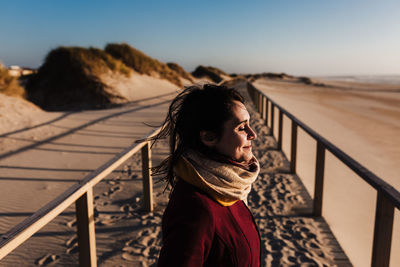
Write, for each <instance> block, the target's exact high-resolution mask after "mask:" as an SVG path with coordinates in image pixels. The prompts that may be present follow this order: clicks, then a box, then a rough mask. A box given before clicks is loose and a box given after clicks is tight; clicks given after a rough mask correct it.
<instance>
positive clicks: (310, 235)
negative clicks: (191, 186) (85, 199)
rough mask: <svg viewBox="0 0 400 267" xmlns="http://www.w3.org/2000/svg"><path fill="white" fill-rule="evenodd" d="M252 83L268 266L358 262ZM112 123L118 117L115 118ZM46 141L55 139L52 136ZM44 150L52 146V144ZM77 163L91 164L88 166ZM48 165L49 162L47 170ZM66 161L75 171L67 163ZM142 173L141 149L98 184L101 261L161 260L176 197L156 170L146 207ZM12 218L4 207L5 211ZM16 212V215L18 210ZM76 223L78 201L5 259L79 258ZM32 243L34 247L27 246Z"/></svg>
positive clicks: (71, 262)
mask: <svg viewBox="0 0 400 267" xmlns="http://www.w3.org/2000/svg"><path fill="white" fill-rule="evenodd" d="M246 85H247V84H246V82H245V81H239V82H236V83H234V84H232V86H234V87H236V88H237V89H238V90H239V91H241V93H242V94H243V95H245V96H246V97H247V98H248V100H247V108H248V110H249V113H250V114H251V117H252V121H251V123H252V126H253V127H254V129H255V131H256V133H257V135H258V139H257V140H256V141H255V143H254V146H253V147H254V154H255V155H256V156H257V158H258V159H259V161H260V163H261V167H262V169H261V172H260V176H259V178H258V180H257V181H256V183H255V184H254V186H253V190H252V192H251V194H250V196H249V206H250V208H251V210H252V211H253V214H254V217H255V219H256V222H257V224H258V226H259V229H260V233H261V237H262V249H263V266H352V265H351V263H350V262H349V260H348V258H347V256H346V255H345V253H344V252H343V250H342V249H341V247H340V245H339V244H338V242H337V241H336V239H335V237H334V235H333V234H332V232H331V230H330V228H329V226H328V225H327V223H326V222H325V221H324V219H323V218H322V217H312V216H311V215H310V214H311V213H312V210H313V202H312V201H311V197H310V196H309V194H308V193H307V191H306V190H305V187H304V186H303V184H302V183H301V180H300V179H299V177H297V176H296V175H295V174H292V173H291V171H290V163H289V162H288V161H287V158H286V156H285V155H284V154H283V152H282V151H281V150H280V149H279V145H278V143H277V141H276V140H275V138H274V137H272V136H271V135H270V134H269V133H270V129H269V128H268V127H267V126H265V123H264V121H263V119H262V118H261V117H260V115H259V114H258V113H257V111H256V109H255V107H254V105H253V104H252V103H251V100H250V99H249V96H248V94H247V88H246ZM163 105H164V104H163ZM161 110H165V105H164V108H162V109H158V108H157V110H155V112H154V115H155V116H159V117H160V118H161V119H162V117H163V115H161V114H162V112H161ZM146 113H148V114H150V113H152V111H151V107H149V108H146ZM133 115H134V114H133ZM130 121H131V119H128V117H120V116H119V117H118V123H122V124H125V123H132V122H130ZM99 122H100V121H99ZM106 123H107V124H109V125H112V124H113V122H112V121H108V120H107V121H106ZM133 123H134V122H133ZM136 124H137V123H136ZM96 125H98V126H97V127H99V124H97V123H96V124H93V126H95V127H96ZM125 125H126V124H125ZM100 126H101V124H100ZM103 126H104V125H103ZM86 130H88V129H86ZM102 130H104V132H103V134H104V133H107V131H106V129H102ZM147 130H150V129H149V128H146V126H145V125H143V127H142V130H141V131H142V132H148V131H147ZM94 131H98V130H94ZM94 131H93V132H90V131H86V134H93V135H95V132H94ZM63 137H67V138H68V136H63ZM51 141H52V142H54V141H55V140H51ZM40 145H43V146H46V145H47V146H49V145H50V144H47V143H45V142H44V143H43V144H40ZM86 145H88V144H86ZM84 146H85V145H83V144H82V147H84ZM45 148H47V147H45ZM25 151H26V150H24V152H25ZM40 151H41V153H44V152H46V151H47V153H51V150H40ZM43 151H44V152H43ZM167 151H168V149H167V144H166V143H165V142H164V143H159V144H157V145H156V146H155V147H154V149H152V159H153V165H154V164H157V163H158V162H160V161H161V160H162V159H163V158H164V157H165V155H166V153H167ZM77 152H78V153H77V154H82V153H79V152H82V151H77ZM30 153H33V150H32V151H31V152H30ZM69 153H73V152H72V151H70V152H69ZM16 155H17V153H14V154H12V155H11V154H10V155H9V156H10V157H4V159H7V158H10V159H11V158H12V157H14V156H16ZM11 156H12V157H11ZM86 157H87V155H86ZM16 160H17V158H16ZM75 161H76V160H75ZM8 162H10V160H9V161H8ZM15 164H16V163H15ZM8 166H9V165H8ZM71 167H72V169H81V170H82V169H84V168H83V167H82V166H79V168H78V167H77V166H71ZM25 168H26V166H25ZM45 169H46V167H45V166H43V167H42V171H44V170H45ZM63 169H64V170H65V171H66V172H68V171H67V170H66V168H63ZM8 171H9V172H11V170H8ZM83 174H84V173H83ZM83 174H81V176H82V175H83ZM27 179H28V178H27ZM141 179H142V177H141V157H140V155H137V154H136V155H134V156H133V157H132V159H131V160H129V161H128V162H126V163H125V164H124V165H122V166H121V167H119V168H118V169H117V170H116V171H115V172H113V173H112V174H110V175H109V176H108V177H106V178H105V179H104V180H103V182H101V183H99V184H98V185H97V186H96V187H95V188H94V191H93V194H94V214H93V215H94V222H95V231H96V247H97V263H98V265H99V266H119V265H122V266H124V265H126V266H155V264H156V261H157V256H158V253H159V250H160V248H161V218H162V213H163V210H164V208H165V207H166V204H167V202H168V192H164V185H163V183H158V179H157V178H155V181H154V190H153V191H154V202H155V209H154V211H153V212H151V213H148V212H145V211H143V209H142V205H141V204H140V203H141V200H142V198H143V193H142V191H141V187H142V181H141ZM7 214H8V215H7V216H8V217H7V218H9V217H10V216H11V215H12V213H11V212H9V213H7ZM11 217H12V216H11ZM7 218H6V217H4V215H3V218H1V219H7ZM12 218H13V220H15V217H12ZM60 225H61V227H60ZM75 225H76V220H75V212H74V209H73V207H70V208H69V209H67V210H66V211H65V212H63V213H62V214H61V215H60V216H58V217H57V218H56V219H55V220H54V221H52V222H51V223H50V224H49V225H48V226H46V227H45V228H43V229H42V230H41V231H40V232H38V233H37V234H36V235H34V236H33V237H32V238H31V239H29V240H28V241H27V242H26V243H24V244H23V245H21V247H19V248H17V249H16V251H15V252H13V253H11V254H10V255H9V256H7V257H5V258H4V259H3V260H2V261H1V262H0V265H1V266H15V265H18V264H20V263H21V257H22V259H23V262H25V263H26V265H27V266H34V265H43V266H44V265H57V266H77V265H78V247H77V245H78V244H77V237H76V232H75V231H76V230H75V227H76V226H75ZM32 249H33V250H34V252H33V253H26V252H27V251H30V250H32ZM27 255H30V256H33V258H29V257H27Z"/></svg>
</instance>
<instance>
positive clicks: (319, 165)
mask: <svg viewBox="0 0 400 267" xmlns="http://www.w3.org/2000/svg"><path fill="white" fill-rule="evenodd" d="M324 170H325V147H324V145H323V144H322V143H321V142H317V155H316V163H315V187H314V208H313V214H314V216H317V217H320V216H322V200H323V192H324Z"/></svg>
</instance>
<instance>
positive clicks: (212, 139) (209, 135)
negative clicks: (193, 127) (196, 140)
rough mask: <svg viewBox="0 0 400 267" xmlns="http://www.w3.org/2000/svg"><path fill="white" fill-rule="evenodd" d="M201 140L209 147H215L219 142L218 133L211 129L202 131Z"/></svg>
mask: <svg viewBox="0 0 400 267" xmlns="http://www.w3.org/2000/svg"><path fill="white" fill-rule="evenodd" d="M200 140H201V142H202V143H203V144H204V145H206V146H208V147H213V146H215V145H216V144H217V142H218V140H217V135H216V134H215V133H213V132H210V131H200Z"/></svg>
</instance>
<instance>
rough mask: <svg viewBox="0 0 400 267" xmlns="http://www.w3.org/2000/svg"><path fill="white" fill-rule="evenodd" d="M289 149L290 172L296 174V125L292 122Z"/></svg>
mask: <svg viewBox="0 0 400 267" xmlns="http://www.w3.org/2000/svg"><path fill="white" fill-rule="evenodd" d="M291 143H292V144H291V147H290V172H291V173H296V154H297V123H296V122H294V121H293V120H292V142H291Z"/></svg>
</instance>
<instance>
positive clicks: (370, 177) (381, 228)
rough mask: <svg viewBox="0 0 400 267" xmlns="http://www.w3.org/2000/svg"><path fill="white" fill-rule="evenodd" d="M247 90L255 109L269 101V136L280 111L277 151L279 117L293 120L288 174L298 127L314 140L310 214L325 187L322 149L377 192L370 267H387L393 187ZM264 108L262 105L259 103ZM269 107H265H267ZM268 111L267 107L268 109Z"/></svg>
mask: <svg viewBox="0 0 400 267" xmlns="http://www.w3.org/2000/svg"><path fill="white" fill-rule="evenodd" d="M247 90H248V91H249V95H250V96H251V98H252V99H253V102H254V104H255V105H256V110H263V107H261V108H260V107H259V106H258V105H259V104H260V102H259V101H257V99H259V98H264V97H265V98H266V99H267V100H266V103H268V102H271V116H270V118H271V125H270V129H271V135H272V136H274V107H276V108H277V109H278V111H279V122H278V128H279V131H278V149H281V148H282V114H284V115H285V116H286V117H288V118H289V119H290V120H291V121H292V131H291V132H292V133H291V158H290V171H291V172H292V173H296V154H297V153H296V152H297V127H300V128H302V129H303V130H304V131H305V132H306V133H308V134H309V135H310V136H311V137H313V138H314V139H315V140H316V141H317V153H316V163H315V187H314V204H313V215H314V216H322V210H323V209H322V208H323V207H322V201H323V188H324V186H323V184H324V171H325V150H328V151H330V152H331V153H332V154H333V155H334V156H335V157H336V158H338V159H339V160H340V161H341V162H343V163H344V164H345V165H347V166H348V167H349V168H350V169H352V170H353V171H354V172H355V173H356V174H357V175H358V176H359V177H361V178H362V179H363V180H364V181H366V182H367V183H368V184H369V185H370V186H372V187H373V188H375V189H376V190H377V196H378V197H377V202H376V214H375V228H374V240H373V247H372V261H371V266H373V267H388V266H389V262H390V261H389V259H390V252H391V241H392V231H393V220H394V208H397V209H399V210H400V192H399V191H397V190H396V189H395V188H393V187H392V186H391V185H390V184H388V183H387V182H385V181H384V180H382V179H381V178H379V177H378V176H376V175H375V174H374V173H372V172H371V171H370V170H368V169H367V168H365V167H364V166H363V165H361V164H360V163H358V162H357V161H356V160H354V159H353V158H352V157H350V156H349V155H347V154H346V153H344V152H343V151H342V150H340V149H339V148H338V147H336V146H335V145H333V144H332V143H331V142H329V141H328V140H326V139H325V138H323V137H322V136H320V135H319V134H318V133H316V132H315V131H314V130H312V129H311V128H310V127H308V126H307V125H305V124H304V123H303V122H301V121H300V120H299V119H297V118H296V117H295V116H293V115H292V114H291V113H290V112H288V111H286V110H285V109H284V108H283V107H281V106H280V105H278V104H277V103H275V101H273V100H272V99H270V98H269V97H268V96H267V95H266V94H264V93H263V92H261V91H260V90H258V89H257V88H256V87H254V86H253V85H252V84H251V83H250V82H248V83H247ZM262 105H264V102H263V103H262ZM266 105H268V104H266ZM267 108H268V106H267ZM265 121H266V125H267V126H268V116H266V118H265Z"/></svg>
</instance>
